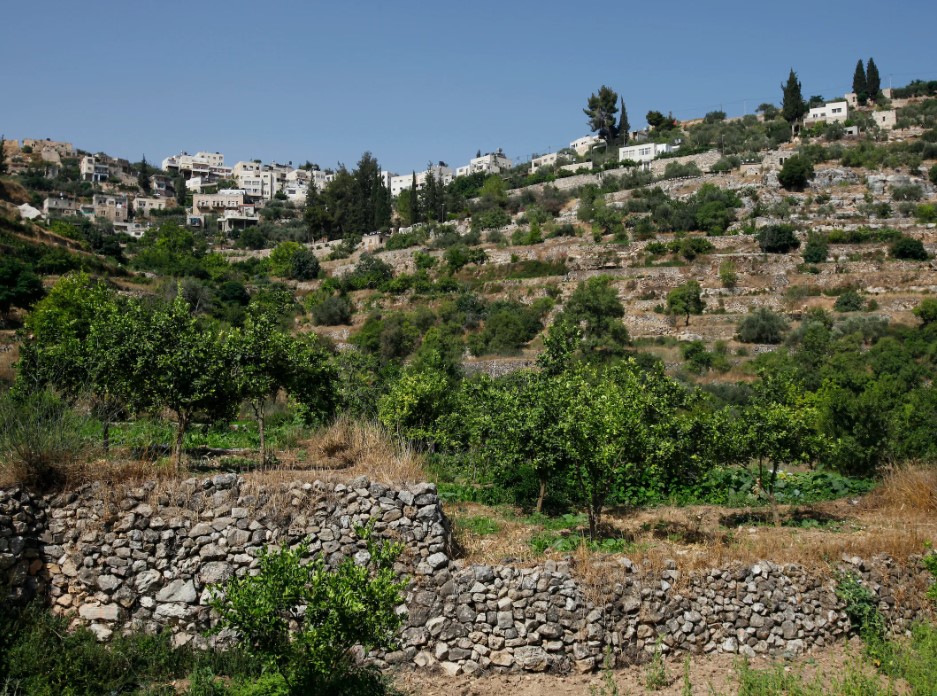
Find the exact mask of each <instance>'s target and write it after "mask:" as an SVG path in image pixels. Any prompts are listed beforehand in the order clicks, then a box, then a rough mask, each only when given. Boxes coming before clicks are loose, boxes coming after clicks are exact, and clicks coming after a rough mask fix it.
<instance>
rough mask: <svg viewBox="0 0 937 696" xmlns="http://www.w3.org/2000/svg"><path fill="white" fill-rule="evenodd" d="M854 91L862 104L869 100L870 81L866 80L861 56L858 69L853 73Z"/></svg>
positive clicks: (857, 64)
mask: <svg viewBox="0 0 937 696" xmlns="http://www.w3.org/2000/svg"><path fill="white" fill-rule="evenodd" d="M852 91H853V92H854V93H855V95H856V100H857V101H858V102H859V103H860V104H862V105H865V103H866V102H867V101H868V100H869V83H868V82H867V81H866V76H865V67H864V66H863V65H862V59H861V58H860V59H859V60H858V61H857V62H856V71H855V72H854V73H853V75H852Z"/></svg>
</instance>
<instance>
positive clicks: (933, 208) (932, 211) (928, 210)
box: [914, 203, 937, 224]
mask: <svg viewBox="0 0 937 696" xmlns="http://www.w3.org/2000/svg"><path fill="white" fill-rule="evenodd" d="M914 216H915V217H916V218H917V220H918V222H922V223H924V224H929V223H931V222H937V205H934V204H933V203H924V204H922V205H919V206H918V207H917V208H915V210H914Z"/></svg>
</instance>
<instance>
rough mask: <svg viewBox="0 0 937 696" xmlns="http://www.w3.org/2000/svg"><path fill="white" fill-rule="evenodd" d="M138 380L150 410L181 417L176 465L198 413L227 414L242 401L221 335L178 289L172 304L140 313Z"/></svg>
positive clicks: (177, 427) (180, 460)
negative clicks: (202, 321) (202, 320)
mask: <svg viewBox="0 0 937 696" xmlns="http://www.w3.org/2000/svg"><path fill="white" fill-rule="evenodd" d="M135 315H136V316H135V318H136V319H137V324H138V326H137V327H136V337H135V343H136V345H137V346H138V350H139V357H138V359H137V361H136V365H135V368H136V375H135V377H136V380H137V382H138V388H139V389H140V392H141V395H142V396H143V398H144V399H145V403H146V405H147V407H148V408H149V409H152V410H157V411H158V410H161V409H167V410H169V411H171V412H172V413H173V414H174V415H175V417H176V437H175V442H174V444H173V448H172V461H173V466H174V467H175V468H176V469H177V470H178V469H179V467H180V466H181V464H182V449H183V447H182V446H183V442H184V440H185V435H186V433H187V432H188V429H189V426H190V425H191V424H192V419H193V418H194V417H195V416H196V415H197V414H198V413H205V414H207V415H208V416H209V417H223V416H228V415H230V413H231V410H232V409H233V407H234V406H235V405H236V404H237V399H236V398H235V397H236V395H237V392H236V390H235V389H234V384H233V382H232V380H231V370H230V369H229V365H228V363H227V360H226V356H225V351H224V343H223V340H222V338H223V337H222V336H221V335H220V334H219V333H218V332H216V331H212V330H210V329H205V328H202V327H201V326H200V325H199V322H198V320H197V319H196V318H195V317H193V316H192V315H191V313H190V311H189V305H188V303H187V302H186V301H185V299H184V298H183V297H182V294H181V293H180V294H178V295H177V296H176V298H175V299H174V300H173V301H172V302H171V303H170V304H168V305H161V306H158V307H157V308H156V309H154V310H151V311H148V310H138V311H137V312H135Z"/></svg>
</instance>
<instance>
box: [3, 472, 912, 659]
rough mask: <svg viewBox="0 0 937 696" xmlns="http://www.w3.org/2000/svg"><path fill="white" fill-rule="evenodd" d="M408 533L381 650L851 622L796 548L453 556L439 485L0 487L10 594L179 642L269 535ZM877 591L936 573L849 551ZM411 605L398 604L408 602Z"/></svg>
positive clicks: (770, 643)
mask: <svg viewBox="0 0 937 696" xmlns="http://www.w3.org/2000/svg"><path fill="white" fill-rule="evenodd" d="M369 522H370V523H373V525H374V532H373V533H374V534H375V535H376V536H377V537H378V538H385V539H395V540H400V541H403V542H404V544H405V551H404V554H403V555H402V557H401V558H400V560H399V563H398V567H397V570H398V571H399V572H400V573H401V574H402V575H405V576H406V577H407V578H409V586H408V590H407V592H406V597H405V609H406V611H407V618H406V622H405V625H404V628H403V629H402V632H401V640H400V645H399V648H398V649H397V650H395V651H393V652H389V653H386V654H378V655H373V656H372V658H373V659H374V660H375V661H376V662H377V663H378V664H380V665H386V664H395V665H407V664H410V665H416V666H420V667H428V666H430V665H440V666H441V667H442V669H444V670H445V671H446V672H448V673H450V674H458V673H467V674H471V673H474V672H476V671H479V670H484V669H495V670H508V669H518V670H528V671H543V670H556V671H565V670H570V669H579V670H583V671H587V670H591V669H594V668H595V667H597V666H598V665H599V664H600V663H601V662H602V660H603V657H604V655H605V654H606V652H607V651H611V653H612V654H614V655H616V656H619V657H620V658H621V659H624V660H640V659H642V658H643V657H646V656H647V655H648V654H649V653H651V652H653V651H654V650H656V649H658V647H660V649H662V650H664V651H667V652H691V653H709V652H731V653H739V654H744V655H759V654H767V655H785V654H797V653H800V652H802V651H804V650H806V649H808V648H810V647H812V646H822V645H826V644H828V643H830V642H831V641H835V640H837V639H840V638H841V637H843V636H845V635H846V634H847V633H848V632H849V630H850V625H849V620H848V618H847V616H846V614H845V613H844V611H843V606H842V603H841V602H840V601H839V600H838V599H837V597H836V595H835V592H834V587H835V580H834V579H833V578H831V577H829V576H822V575H819V574H816V573H812V572H808V571H807V570H806V569H804V568H802V567H800V566H796V565H784V566H781V565H777V564H774V563H770V562H759V563H757V564H754V565H736V566H733V567H729V568H718V569H713V570H709V571H704V572H698V573H694V574H692V575H690V576H686V577H684V576H682V575H681V572H680V571H679V570H678V569H677V567H676V564H674V563H669V564H668V565H667V567H666V568H664V569H663V570H659V571H653V570H651V569H650V568H647V567H644V566H636V565H635V564H633V563H632V562H631V561H629V560H628V559H627V558H618V559H614V558H610V559H609V560H608V562H607V564H606V567H605V568H603V569H602V572H601V574H600V575H601V577H602V578H603V582H602V583H601V585H595V584H586V583H584V582H583V581H582V580H581V579H580V578H578V577H577V575H576V573H575V572H574V571H573V570H571V568H570V565H569V563H568V562H558V561H552V560H550V561H546V562H544V563H543V564H542V565H539V566H537V567H532V568H518V567H514V566H509V565H501V566H487V565H469V564H465V563H463V562H461V561H459V560H457V559H456V558H455V556H454V551H453V545H452V540H451V536H450V533H449V528H448V524H447V521H446V518H445V516H444V515H443V512H442V509H441V507H440V504H439V499H438V496H437V494H436V489H435V487H434V486H433V485H432V484H427V483H420V484H416V485H413V486H409V487H403V488H390V487H388V486H384V485H381V484H377V483H372V482H370V481H368V480H367V479H364V478H359V479H355V480H353V481H350V482H347V483H324V482H318V481H317V482H314V483H301V482H295V483H284V484H278V485H272V486H260V485H257V484H254V483H252V482H250V481H245V480H244V479H242V478H240V477H238V476H236V475H234V474H221V475H218V476H214V477H211V478H206V479H189V480H187V481H183V482H179V483H176V484H174V485H167V484H159V485H157V484H155V483H148V484H144V485H141V486H136V487H125V488H120V487H118V488H111V487H107V486H104V485H102V484H94V485H89V486H86V487H84V488H81V489H79V490H77V491H74V492H71V493H67V494H62V495H58V496H53V497H35V496H31V495H29V494H28V493H26V492H25V491H23V490H19V489H14V490H9V491H2V492H0V578H2V579H5V580H6V581H7V583H8V584H9V585H10V588H11V594H10V599H11V600H12V601H21V600H24V599H26V598H28V597H30V596H33V595H36V594H45V595H46V596H47V597H48V599H49V601H50V602H51V604H52V606H53V608H54V610H55V611H59V612H68V613H73V614H74V616H75V617H76V621H77V622H80V623H83V624H85V625H87V626H89V627H90V628H91V630H92V631H94V632H95V633H96V634H97V635H98V636H99V637H100V638H101V639H102V640H106V639H108V638H109V637H110V636H111V635H113V633H114V632H116V631H122V630H127V629H137V630H146V631H159V630H169V631H171V632H172V633H173V636H174V640H175V642H176V643H177V644H185V643H189V642H194V644H196V645H204V644H207V642H208V639H206V638H205V637H204V632H205V631H206V630H207V629H208V628H209V627H210V625H211V622H212V616H211V612H210V609H209V607H208V604H207V600H208V597H209V594H210V590H209V588H210V587H211V586H212V585H213V584H215V583H218V582H221V581H223V580H225V579H227V578H229V577H231V576H232V575H235V574H237V575H243V574H245V573H250V572H251V571H252V570H253V569H254V568H255V567H256V565H257V556H258V554H259V552H260V550H261V549H262V548H264V547H266V546H279V545H287V544H295V543H297V542H299V541H301V540H302V539H306V538H308V539H310V540H311V548H312V549H313V550H314V551H315V552H318V553H321V554H323V555H324V556H325V557H326V558H327V559H328V561H329V562H330V563H332V564H336V563H338V562H340V560H341V559H343V558H345V557H348V556H350V557H353V558H354V559H355V560H356V561H357V562H366V561H367V558H368V556H367V553H368V552H367V550H366V545H365V544H364V543H363V542H362V541H361V540H360V539H359V538H358V536H357V534H356V533H355V531H354V529H355V527H356V526H358V525H364V524H368V523H369ZM842 565H843V566H845V567H846V568H848V569H849V570H851V571H852V572H854V573H856V574H857V575H859V576H860V577H861V578H862V579H863V582H864V583H865V584H866V585H867V586H868V587H870V588H871V589H872V590H873V591H875V592H876V593H877V596H878V599H879V607H880V609H881V610H882V612H883V613H884V614H885V615H886V616H887V617H888V618H889V620H890V621H892V622H893V626H894V627H895V628H896V629H897V630H903V629H905V628H906V627H907V626H908V625H909V624H910V622H911V621H912V620H914V619H915V618H918V617H919V616H920V615H921V612H923V611H926V607H927V602H926V600H925V599H924V592H925V591H926V589H927V587H928V584H929V581H930V580H929V577H930V576H929V574H928V573H927V572H926V571H925V570H924V569H923V568H922V567H920V566H919V565H917V564H916V563H914V562H913V561H912V562H911V564H910V566H908V567H905V566H900V565H898V564H897V563H895V562H893V561H892V560H890V559H888V558H884V557H883V558H878V559H875V560H873V561H866V560H862V559H859V558H848V557H847V558H844V559H843V561H842ZM403 608H404V607H401V609H403Z"/></svg>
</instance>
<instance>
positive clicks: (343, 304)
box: [309, 295, 354, 326]
mask: <svg viewBox="0 0 937 696" xmlns="http://www.w3.org/2000/svg"><path fill="white" fill-rule="evenodd" d="M309 311H310V313H311V314H312V321H313V322H314V323H315V324H316V325H317V326H337V325H338V324H350V323H351V315H352V314H353V313H354V306H353V305H352V303H351V300H350V299H348V297H347V296H345V295H332V296H330V297H326V298H325V299H324V300H322V301H321V302H318V303H316V304H314V305H312V306H311V307H310V308H309Z"/></svg>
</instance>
